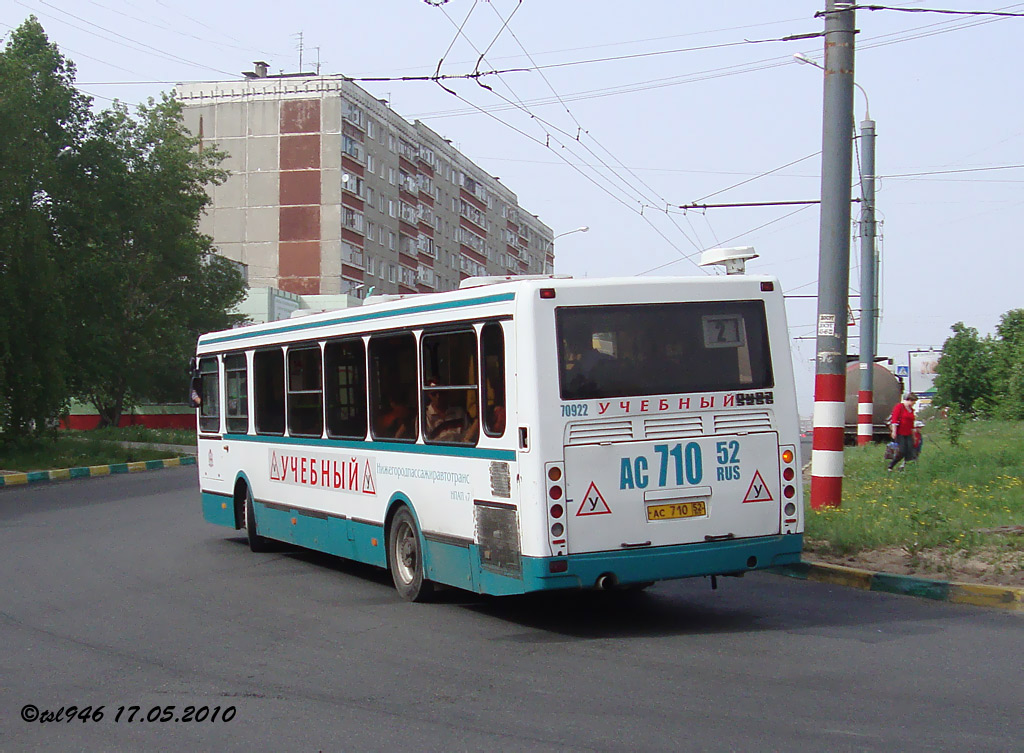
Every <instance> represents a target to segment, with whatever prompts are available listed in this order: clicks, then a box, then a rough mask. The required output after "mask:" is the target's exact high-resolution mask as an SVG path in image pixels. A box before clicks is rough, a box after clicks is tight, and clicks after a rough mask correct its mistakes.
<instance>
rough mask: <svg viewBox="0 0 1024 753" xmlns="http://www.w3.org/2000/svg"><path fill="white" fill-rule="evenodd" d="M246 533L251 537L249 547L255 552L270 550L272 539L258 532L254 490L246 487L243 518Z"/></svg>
mask: <svg viewBox="0 0 1024 753" xmlns="http://www.w3.org/2000/svg"><path fill="white" fill-rule="evenodd" d="M242 523H243V527H244V528H245V535H246V537H247V538H248V539H249V549H250V550H251V551H253V552H269V551H270V547H271V543H270V539H268V538H264V537H263V536H260V535H259V534H258V533H256V511H255V509H253V504H252V490H251V489H249V487H246V488H245V517H244V518H243V519H242Z"/></svg>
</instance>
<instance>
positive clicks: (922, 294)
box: [0, 0, 1024, 415]
mask: <svg viewBox="0 0 1024 753" xmlns="http://www.w3.org/2000/svg"><path fill="white" fill-rule="evenodd" d="M434 2H435V3H436V2H438V0H434ZM888 4H889V5H892V6H899V7H903V8H941V9H958V10H997V9H998V10H1003V11H1012V12H1020V13H1024V3H1014V4H1011V5H999V6H995V5H985V4H978V3H965V2H962V1H961V0H956V1H951V2H938V1H936V2H934V3H932V2H924V3H922V2H906V1H905V0H897V1H896V2H891V3H888ZM823 7H824V0H818V1H817V2H811V1H805V0H787V1H786V2H771V3H769V2H764V1H763V0H760V1H759V2H753V1H751V2H733V1H731V0H723V1H722V2H712V3H709V2H699V3H698V2H688V1H686V0H674V1H669V0H638V1H637V2H609V1H607V0H586V1H585V0H521V2H520V1H519V0H491V1H490V2H485V1H484V0H479V1H475V0H450V1H449V2H447V3H445V4H443V5H441V6H440V7H434V5H432V4H428V3H426V2H423V0H375V1H374V2H353V1H352V0H336V2H333V3H309V4H307V5H302V4H299V5H292V4H290V3H280V2H274V3H269V2H264V0H249V1H248V2H245V3H211V2H198V1H197V0H131V1H129V0H74V2H70V1H68V0H53V1H52V2H51V1H49V0H4V2H3V4H2V6H0V33H5V34H6V33H9V32H10V30H11V28H13V27H16V26H18V25H19V24H20V23H21V22H22V21H23V20H24V19H25V18H27V17H28V16H29V15H30V14H35V15H36V16H37V17H38V18H39V20H40V21H41V23H42V24H43V26H44V28H45V29H46V31H47V34H48V35H49V37H50V39H51V40H52V41H54V42H56V43H57V44H58V45H59V46H60V47H61V49H62V51H63V52H64V54H65V55H66V56H67V57H69V58H70V59H72V60H73V61H74V62H75V63H76V65H77V67H78V81H79V84H80V86H81V88H82V89H83V90H85V91H86V92H88V93H89V94H92V95H94V96H95V97H96V104H97V106H99V107H102V106H105V105H107V104H109V99H113V98H118V99H121V100H123V101H125V102H128V103H136V102H139V101H142V100H144V99H145V98H146V97H149V96H157V95H159V93H160V92H161V91H166V90H170V89H171V88H172V87H173V85H174V83H176V82H180V81H215V80H216V81H222V80H231V79H234V78H241V76H240V73H241V71H244V70H252V61H254V60H265V61H267V62H268V63H269V64H270V69H271V71H273V72H280V71H284V72H296V71H298V70H299V49H298V46H299V39H300V37H299V35H300V34H301V35H302V37H301V39H302V45H303V52H302V58H303V59H302V67H303V69H304V70H306V71H315V70H316V66H317V61H318V60H319V65H320V71H321V73H322V74H325V75H327V74H345V75H348V76H352V77H360V76H382V77H396V76H416V75H430V74H432V73H434V72H435V70H436V69H437V68H438V62H439V61H440V60H442V59H443V63H442V65H441V72H442V73H446V74H468V73H472V72H473V71H474V69H475V67H476V66H477V60H478V58H479V57H480V53H481V52H484V53H486V54H485V56H484V59H483V61H481V62H480V63H479V69H478V70H480V71H488V70H505V69H514V68H529V69H530V70H528V71H525V72H510V73H502V74H500V75H488V76H485V77H483V78H481V79H480V81H481V83H486V84H487V86H489V87H491V89H492V90H488V89H485V88H483V87H482V86H480V85H479V84H477V83H475V82H474V81H473V80H470V79H456V80H452V81H447V82H445V86H447V87H448V88H449V89H451V90H452V92H454V94H452V93H450V92H448V91H445V89H443V88H442V87H441V86H439V85H438V84H437V83H435V82H422V81H390V82H383V83H364V84H362V85H363V86H364V87H365V88H366V89H368V90H369V91H370V92H372V93H374V94H375V95H377V96H379V97H384V98H387V99H388V100H390V102H391V104H392V107H393V108H394V109H395V110H396V111H397V112H398V113H400V114H401V115H403V116H404V117H406V118H407V119H409V120H412V119H417V118H418V119H419V120H422V121H424V122H425V123H427V124H428V125H429V126H430V127H431V128H433V129H434V130H435V131H437V132H438V133H440V134H442V135H443V136H445V137H447V138H450V139H452V141H453V142H454V143H455V145H456V146H458V148H460V149H461V150H462V151H463V152H465V153H466V154H467V155H468V156H469V157H470V158H471V159H473V160H474V161H475V162H476V163H477V164H479V165H481V166H482V167H483V168H484V169H486V170H488V171H489V172H490V173H491V174H493V175H496V176H500V177H501V179H502V181H503V182H504V183H505V184H506V185H507V186H508V187H509V188H511V189H512V190H513V191H515V192H516V193H517V194H518V196H519V201H520V204H521V206H523V207H525V208H526V209H528V210H529V211H531V212H534V213H536V214H537V215H539V216H540V218H541V219H542V220H543V221H544V222H546V223H547V224H548V225H550V226H551V227H552V228H553V229H554V231H555V233H556V234H557V233H561V232H565V231H568V230H572V229H573V228H577V227H580V226H581V225H587V226H589V227H590V232H588V233H576V234H573V235H568V236H566V237H564V238H562V239H560V240H559V241H557V242H556V246H555V250H556V262H555V265H556V271H558V272H560V273H568V274H572V275H577V276H582V275H588V276H605V275H641V274H672V275H689V274H698V275H702V274H705V272H704V271H703V270H700V269H698V268H697V267H696V266H695V264H694V263H693V260H694V259H696V258H697V256H698V255H699V251H700V250H701V249H704V248H710V247H715V246H718V245H726V246H737V245H753V246H754V247H755V248H756V250H757V252H758V253H759V254H760V258H758V259H756V260H754V261H753V262H752V263H750V264H749V265H748V270H749V271H752V272H757V273H765V274H772V275H777V276H778V277H779V278H780V279H781V281H782V286H783V288H784V290H785V291H786V292H787V294H790V295H794V296H801V295H802V296H813V295H814V293H815V292H816V280H817V261H818V208H817V207H816V206H813V205H812V206H809V207H806V208H802V209H801V208H800V207H783V208H778V207H776V208H742V209H712V210H707V212H706V213H700V212H694V211H690V212H688V213H683V212H682V211H680V210H678V209H673V210H672V211H668V212H667V211H666V208H668V207H678V206H679V205H683V204H688V203H695V202H697V203H699V202H701V201H707V202H753V201H799V200H812V199H817V198H818V197H819V193H820V173H819V170H820V157H819V156H818V154H817V153H818V151H819V150H820V149H821V99H822V75H821V72H820V71H819V70H817V69H815V68H813V67H811V66H808V65H799V64H797V63H796V62H794V61H793V57H792V56H793V54H794V53H798V52H799V53H804V54H806V55H808V56H809V57H812V58H814V59H816V60H821V58H822V50H823V42H822V40H821V38H811V39H801V40H796V41H759V40H778V39H780V38H782V37H787V36H790V35H795V34H805V33H815V32H820V31H821V30H822V29H823V21H822V20H821V19H816V18H815V17H814V14H815V12H817V11H819V10H821V9H823ZM510 16H511V19H510ZM509 19H510V20H509ZM506 21H508V23H507V25H506V24H505V22H506ZM459 27H461V29H462V35H458V36H457V29H458V28H459ZM857 28H858V30H859V32H860V33H859V34H858V35H857V57H856V79H857V82H858V83H859V84H861V86H863V87H864V89H865V90H866V91H867V93H868V96H869V97H870V102H871V114H872V116H873V117H874V118H875V120H876V121H877V130H878V142H877V172H878V174H879V175H880V176H882V177H881V180H880V182H879V184H878V194H877V204H878V212H879V218H880V219H882V220H884V224H883V225H882V227H881V231H880V232H881V236H882V240H881V249H882V266H883V272H882V287H881V304H882V311H883V314H882V320H881V324H880V331H879V341H880V345H879V349H878V352H879V354H880V355H889V356H893V357H894V358H896V360H897V362H898V363H905V362H906V360H907V355H906V354H907V351H908V350H911V349H917V348H921V347H928V346H936V347H939V346H941V345H942V343H943V341H944V339H945V338H946V337H947V335H948V334H949V327H950V325H951V324H953V323H954V322H956V321H964V322H965V323H966V324H968V325H970V326H973V327H976V328H978V330H979V331H980V332H981V333H982V334H986V333H990V332H992V331H993V330H994V327H995V325H996V323H997V322H998V319H999V315H1000V314H1002V313H1004V312H1005V311H1007V310H1009V309H1011V308H1019V307H1024V294H1022V293H1021V285H1022V283H1021V280H1022V278H1024V253H1022V252H1024V249H1022V242H1021V222H1020V218H1021V215H1022V211H1021V210H1022V205H1024V114H1022V108H1024V97H1022V92H1021V84H1020V77H1019V73H1018V71H1019V61H1018V58H1017V55H1018V54H1019V50H1020V47H1021V45H1020V41H1021V40H1022V39H1024V18H993V17H985V16H955V15H938V14H934V13H907V12H898V11H874V12H872V11H867V10H860V11H858V13H857ZM538 67H539V68H540V70H538ZM864 107H865V101H864V98H863V97H862V96H861V94H860V93H859V92H858V93H857V94H856V101H855V113H856V117H857V120H858V121H860V120H861V119H862V118H863V117H864ZM481 110H484V111H485V112H481ZM790 163H792V164H790ZM785 165H789V166H788V167H784V168H783V166H785ZM777 168H783V169H777ZM773 170H774V171H775V172H773V173H772V174H771V175H768V176H766V177H760V178H758V177H757V176H760V175H762V174H764V173H767V172H768V171H773ZM854 176H856V170H855V171H854ZM755 178H757V179H755ZM855 179H856V177H855ZM744 181H747V182H744ZM741 183H742V185H738V184H741ZM854 195H855V196H857V195H859V189H857V188H855V190H854ZM857 211H858V210H857V209H856V206H855V207H854V211H853V214H854V219H856V215H857ZM851 259H852V264H851V266H852V269H851V277H850V278H851V286H852V289H853V292H854V293H856V292H857V290H858V288H859V263H858V260H859V246H858V244H857V243H853V244H851ZM851 305H852V306H853V308H854V309H858V308H859V301H858V299H857V298H853V299H852V301H851ZM788 311H789V324H790V334H791V335H792V337H793V338H794V340H793V345H794V361H795V364H796V371H797V379H798V392H799V396H800V402H801V406H800V407H801V413H803V414H805V415H807V414H809V413H810V410H811V399H812V383H813V357H814V341H813V340H812V339H799V338H802V337H810V336H811V335H812V334H813V331H814V327H813V322H814V320H815V315H816V302H815V301H814V300H813V298H791V299H790V300H789V302H788ZM858 332H859V330H858V329H857V328H856V327H854V328H852V329H851V345H850V347H851V351H852V352H858V343H857V335H858Z"/></svg>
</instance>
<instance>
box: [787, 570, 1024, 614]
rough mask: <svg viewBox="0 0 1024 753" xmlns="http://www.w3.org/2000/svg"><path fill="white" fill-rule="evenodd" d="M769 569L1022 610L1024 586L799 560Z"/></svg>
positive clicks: (864, 587)
mask: <svg viewBox="0 0 1024 753" xmlns="http://www.w3.org/2000/svg"><path fill="white" fill-rule="evenodd" d="M769 572H774V573H777V574H778V575H784V576H787V577H789V578H797V579H799V580H811V581H816V582H818V583H831V584H832V585H836V586H845V587H847V588H859V589H861V590H864V591H881V592H882V593H890V594H899V595H901V596H916V597H917V598H920V599H933V600H935V601H948V602H951V603H953V604H970V605H972V606H977V607H995V608H997V609H1008V610H1010V611H1014V612H1024V588H1014V587H1012V586H986V585H981V584H975V583H953V582H950V581H942V580H930V579H928V578H917V577H914V576H912V575H892V574H890V573H877V572H872V571H870V570H859V569H857V568H853V567H844V566H842V565H832V564H827V563H824V562H813V561H808V562H800V563H799V564H796V565H783V566H781V567H775V568H772V569H771V570H770V571H769Z"/></svg>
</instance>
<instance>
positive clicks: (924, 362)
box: [907, 350, 942, 395]
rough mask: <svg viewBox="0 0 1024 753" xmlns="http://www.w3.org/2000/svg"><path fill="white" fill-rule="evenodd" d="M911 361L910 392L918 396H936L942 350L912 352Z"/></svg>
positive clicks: (909, 355) (908, 354)
mask: <svg viewBox="0 0 1024 753" xmlns="http://www.w3.org/2000/svg"><path fill="white" fill-rule="evenodd" d="M907 356H908V357H909V359H910V391H911V392H916V393H917V394H918V395H933V394H935V376H936V367H937V366H938V365H939V358H940V357H941V356H942V351H941V350H912V351H910V352H909V353H907Z"/></svg>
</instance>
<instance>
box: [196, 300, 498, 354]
mask: <svg viewBox="0 0 1024 753" xmlns="http://www.w3.org/2000/svg"><path fill="white" fill-rule="evenodd" d="M515 297H516V295H515V293H498V294H495V295H486V296H482V297H480V298H471V299H469V300H466V301H447V302H445V303H427V304H423V305H420V306H410V307H408V308H404V309H399V310H397V311H371V312H369V313H366V314H353V315H352V316H342V317H339V318H337V319H328V320H327V321H319V322H300V323H298V324H288V325H285V326H281V327H275V328H273V329H265V330H261V331H259V332H239V333H236V334H231V335H222V336H221V337H211V338H209V339H205V340H204V339H200V341H199V344H200V346H204V345H214V344H216V343H224V342H233V341H235V340H246V339H249V338H252V337H265V336H268V335H282V334H285V333H286V332H300V331H302V330H305V329H316V328H318V327H330V326H331V325H333V324H349V323H353V322H365V321H372V320H374V319H385V318H387V317H391V316H403V315H405V314H422V313H424V312H426V311H443V310H445V309H457V308H466V307H468V306H479V305H483V304H486V303H501V302H503V301H511V300H514V299H515Z"/></svg>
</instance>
